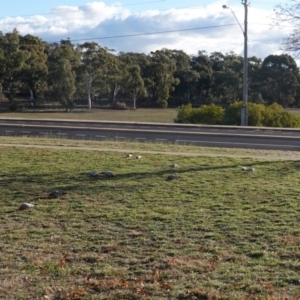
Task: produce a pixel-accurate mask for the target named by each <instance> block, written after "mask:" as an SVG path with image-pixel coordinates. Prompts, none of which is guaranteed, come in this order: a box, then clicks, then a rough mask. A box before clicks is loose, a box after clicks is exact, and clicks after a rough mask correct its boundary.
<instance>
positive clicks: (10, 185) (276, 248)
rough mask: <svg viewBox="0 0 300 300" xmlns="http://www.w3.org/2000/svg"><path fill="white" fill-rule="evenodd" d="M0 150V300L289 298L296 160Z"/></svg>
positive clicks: (294, 278) (294, 292)
mask: <svg viewBox="0 0 300 300" xmlns="http://www.w3.org/2000/svg"><path fill="white" fill-rule="evenodd" d="M0 147H1V149H0V151H1V156H0V166H1V169H0V185H1V196H0V197H1V206H2V210H1V211H2V212H1V218H2V220H1V227H0V234H1V243H0V250H1V256H0V298H1V299H64V300H70V299H71V300H75V299H77V300H85V299H107V300H113V299H158V300H160V299H180V300H184V299H228V300H229V299H296V296H299V295H300V277H299V271H300V260H299V259H300V226H299V225H300V214H299V213H300V204H299V192H300V187H299V179H300V176H299V175H300V162H299V161H272V160H268V161H267V160H255V159H252V158H245V159H240V158H228V157H226V158H224V157H193V156H184V155H180V154H178V156H176V155H172V156H169V155H167V154H142V159H140V160H137V159H134V158H129V159H128V158H127V157H126V155H125V154H124V153H117V152H113V151H108V152H96V151H82V150H79V149H78V150H67V149H34V148H21V147H20V148H19V147H4V146H0ZM182 152H185V148H184V147H182ZM173 162H175V163H177V164H178V165H179V166H178V168H177V169H175V170H174V169H171V168H170V167H169V165H170V164H171V163H173ZM241 166H247V167H254V168H255V172H252V173H251V172H247V171H242V170H241ZM92 170H95V171H99V172H101V171H107V170H111V171H113V172H115V173H116V177H114V178H102V179H93V178H90V177H89V176H87V173H88V172H89V171H92ZM170 173H176V174H177V175H178V176H179V177H178V178H177V179H175V180H174V181H166V180H165V179H166V177H167V175H168V174H170ZM53 189H61V190H63V191H65V192H66V195H64V196H63V197H61V198H58V199H48V198H47V194H48V192H49V191H51V190H53ZM22 202H30V203H33V204H35V207H34V208H33V209H31V210H28V211H18V210H17V208H18V205H19V204H20V203H22Z"/></svg>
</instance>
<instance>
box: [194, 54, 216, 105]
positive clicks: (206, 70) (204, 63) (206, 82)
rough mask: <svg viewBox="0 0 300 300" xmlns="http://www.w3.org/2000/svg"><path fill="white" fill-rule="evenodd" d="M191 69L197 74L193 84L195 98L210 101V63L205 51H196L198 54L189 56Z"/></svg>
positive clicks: (211, 72) (211, 71)
mask: <svg viewBox="0 0 300 300" xmlns="http://www.w3.org/2000/svg"><path fill="white" fill-rule="evenodd" d="M191 67H192V70H194V71H196V72H197V73H198V74H199V78H198V80H197V81H196V82H195V83H194V84H193V91H194V94H195V98H196V100H199V101H201V102H212V93H211V90H212V74H213V70H212V65H211V62H210V58H209V55H208V54H207V52H206V51H204V50H201V51H198V55H194V56H192V57H191Z"/></svg>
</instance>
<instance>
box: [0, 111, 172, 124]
mask: <svg viewBox="0 0 300 300" xmlns="http://www.w3.org/2000/svg"><path fill="white" fill-rule="evenodd" d="M176 116H177V111H176V109H171V108H168V109H151V108H149V109H143V108H141V109H137V110H136V111H134V110H114V109H95V110H92V111H88V110H84V111H76V110H75V111H71V112H68V113H66V112H62V111H53V112H47V111H45V112H43V111H41V112H35V111H27V112H7V113H2V114H1V115H0V117H2V118H25V119H65V120H73V119H75V120H95V121H131V122H134V121H135V122H154V123H174V119H175V118H176Z"/></svg>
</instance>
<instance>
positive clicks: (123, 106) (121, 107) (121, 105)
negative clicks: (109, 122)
mask: <svg viewBox="0 0 300 300" xmlns="http://www.w3.org/2000/svg"><path fill="white" fill-rule="evenodd" d="M113 109H119V110H128V109H129V107H128V106H127V104H126V103H125V102H115V103H114V105H113Z"/></svg>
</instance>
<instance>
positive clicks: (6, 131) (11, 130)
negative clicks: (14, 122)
mask: <svg viewBox="0 0 300 300" xmlns="http://www.w3.org/2000/svg"><path fill="white" fill-rule="evenodd" d="M4 132H7V133H9V132H14V131H13V130H4Z"/></svg>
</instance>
